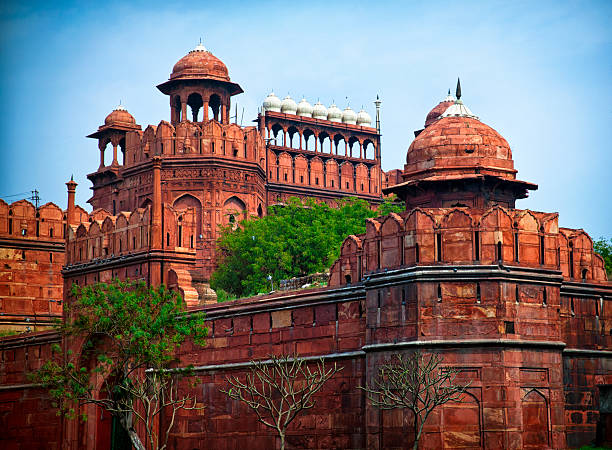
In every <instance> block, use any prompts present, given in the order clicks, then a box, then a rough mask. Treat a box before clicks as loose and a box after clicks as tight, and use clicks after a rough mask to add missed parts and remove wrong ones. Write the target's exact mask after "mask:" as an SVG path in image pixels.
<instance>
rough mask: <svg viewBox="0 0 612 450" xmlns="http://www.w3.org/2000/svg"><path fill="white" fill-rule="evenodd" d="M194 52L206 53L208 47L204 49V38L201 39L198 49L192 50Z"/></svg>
mask: <svg viewBox="0 0 612 450" xmlns="http://www.w3.org/2000/svg"><path fill="white" fill-rule="evenodd" d="M191 51H192V52H205V51H207V50H206V47H204V44H202V38H200V43H199V44H198V45H197V46H196V48H194V49H193V50H191Z"/></svg>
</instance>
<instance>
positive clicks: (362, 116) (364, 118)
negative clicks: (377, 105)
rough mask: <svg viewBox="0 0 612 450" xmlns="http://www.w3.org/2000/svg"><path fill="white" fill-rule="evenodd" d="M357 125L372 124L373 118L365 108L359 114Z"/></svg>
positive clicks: (368, 125) (367, 125) (366, 125)
mask: <svg viewBox="0 0 612 450" xmlns="http://www.w3.org/2000/svg"><path fill="white" fill-rule="evenodd" d="M357 125H360V126H362V127H371V126H372V118H371V117H370V115H369V114H368V113H367V112H366V111H365V110H364V109H362V110H361V111H359V113H358V114H357Z"/></svg>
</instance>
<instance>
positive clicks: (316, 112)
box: [312, 102, 327, 120]
mask: <svg viewBox="0 0 612 450" xmlns="http://www.w3.org/2000/svg"><path fill="white" fill-rule="evenodd" d="M312 117H313V118H314V119H323V120H327V108H326V107H325V106H323V104H322V103H321V102H317V103H316V104H315V105H314V107H313V108H312Z"/></svg>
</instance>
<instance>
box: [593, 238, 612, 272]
mask: <svg viewBox="0 0 612 450" xmlns="http://www.w3.org/2000/svg"><path fill="white" fill-rule="evenodd" d="M593 248H594V249H595V251H596V252H597V253H599V254H600V255H601V257H602V258H603V259H604V262H605V263H606V272H607V273H608V277H610V276H612V238H610V239H606V238H603V237H601V238H599V239H598V240H596V241H595V242H594V243H593Z"/></svg>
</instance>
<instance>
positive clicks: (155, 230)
mask: <svg viewBox="0 0 612 450" xmlns="http://www.w3.org/2000/svg"><path fill="white" fill-rule="evenodd" d="M152 161H153V204H152V208H151V233H150V235H151V250H162V243H163V236H162V234H163V230H162V194H161V165H162V160H161V157H159V156H154V157H153V158H152ZM154 254H155V252H154ZM162 272H163V263H162V262H161V261H159V260H158V261H151V262H150V264H149V281H150V284H151V286H158V285H160V284H161V283H163V281H164V280H163V273H162Z"/></svg>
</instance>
